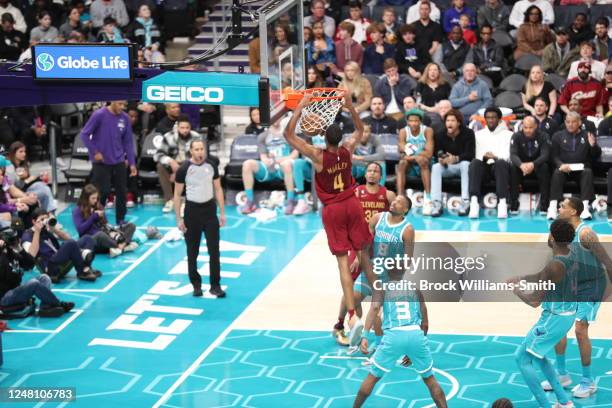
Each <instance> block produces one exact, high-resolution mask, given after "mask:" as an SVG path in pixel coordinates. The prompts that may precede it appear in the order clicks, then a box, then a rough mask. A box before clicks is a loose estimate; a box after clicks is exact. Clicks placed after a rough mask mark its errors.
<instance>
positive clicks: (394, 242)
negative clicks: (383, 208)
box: [374, 212, 421, 330]
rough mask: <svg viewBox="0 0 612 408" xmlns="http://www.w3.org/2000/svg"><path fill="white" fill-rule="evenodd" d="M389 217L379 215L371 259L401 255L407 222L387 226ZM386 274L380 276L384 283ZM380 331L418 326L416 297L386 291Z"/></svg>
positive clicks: (407, 293)
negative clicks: (372, 257) (381, 329)
mask: <svg viewBox="0 0 612 408" xmlns="http://www.w3.org/2000/svg"><path fill="white" fill-rule="evenodd" d="M390 216H391V213H389V212H384V213H382V214H381V216H380V219H379V220H378V223H377V224H376V230H375V232H374V257H375V258H395V256H396V255H400V256H403V255H404V241H403V239H402V235H403V234H404V230H405V229H406V227H408V226H409V225H410V223H409V222H408V220H407V219H406V218H404V220H403V221H402V222H400V223H398V224H395V225H391V224H389V217H390ZM389 279H390V278H389V274H388V273H387V272H384V273H383V274H382V276H381V280H382V282H383V283H385V282H388V281H389ZM383 315H384V317H383V329H385V330H387V329H392V328H395V327H402V326H412V325H417V326H418V325H420V324H421V306H420V303H419V299H418V297H417V294H416V293H415V292H413V291H408V290H398V291H385V294H384V302H383Z"/></svg>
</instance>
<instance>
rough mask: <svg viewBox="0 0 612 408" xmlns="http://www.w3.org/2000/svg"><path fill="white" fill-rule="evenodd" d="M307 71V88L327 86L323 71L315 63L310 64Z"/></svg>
mask: <svg viewBox="0 0 612 408" xmlns="http://www.w3.org/2000/svg"><path fill="white" fill-rule="evenodd" d="M306 72H307V75H306V88H307V89H310V88H326V87H327V84H326V82H325V80H324V79H323V73H322V72H321V71H319V69H318V68H317V67H316V66H314V65H311V66H309V67H308V69H307V71H306Z"/></svg>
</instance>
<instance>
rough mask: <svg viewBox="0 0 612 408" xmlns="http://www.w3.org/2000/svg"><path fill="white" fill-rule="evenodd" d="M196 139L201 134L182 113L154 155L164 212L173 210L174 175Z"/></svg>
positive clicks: (199, 137) (187, 156)
mask: <svg viewBox="0 0 612 408" xmlns="http://www.w3.org/2000/svg"><path fill="white" fill-rule="evenodd" d="M257 116H259V115H257ZM260 133H261V132H260ZM194 139H201V136H200V134H199V133H198V132H195V131H193V130H191V123H189V118H188V117H187V116H185V115H181V116H179V117H178V119H177V121H176V128H175V129H173V130H171V131H169V132H167V133H165V134H164V137H163V139H162V141H161V144H160V145H159V147H157V151H156V152H155V155H154V156H153V159H154V160H155V161H156V162H157V174H158V175H159V184H160V185H161V189H162V192H163V196H164V203H165V205H164V208H163V210H162V211H163V212H164V213H169V212H172V209H173V207H172V206H173V203H172V197H173V194H174V193H173V190H172V186H173V184H174V177H175V175H176V172H177V170H178V169H179V167H181V164H183V162H185V160H187V159H189V148H190V146H191V142H192V141H193V140H194Z"/></svg>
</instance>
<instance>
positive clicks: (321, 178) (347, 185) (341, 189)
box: [315, 147, 355, 205]
mask: <svg viewBox="0 0 612 408" xmlns="http://www.w3.org/2000/svg"><path fill="white" fill-rule="evenodd" d="M351 170H352V163H351V152H349V151H348V150H347V149H346V148H344V147H338V151H337V152H334V153H332V152H330V151H328V150H323V169H322V170H321V171H320V172H317V173H316V175H315V183H316V188H317V195H318V197H319V199H320V200H321V202H322V203H323V204H324V205H328V204H333V203H338V202H341V201H344V200H346V199H348V198H350V197H352V196H354V194H355V179H354V178H353V175H352V173H351Z"/></svg>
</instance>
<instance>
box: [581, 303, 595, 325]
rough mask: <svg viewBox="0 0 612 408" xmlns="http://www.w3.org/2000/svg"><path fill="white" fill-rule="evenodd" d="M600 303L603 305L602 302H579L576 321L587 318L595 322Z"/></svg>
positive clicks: (590, 321)
mask: <svg viewBox="0 0 612 408" xmlns="http://www.w3.org/2000/svg"><path fill="white" fill-rule="evenodd" d="M599 305H601V302H578V310H577V311H576V321H577V322H579V321H582V320H586V321H587V322H588V323H593V322H594V321H595V319H596V318H597V312H598V311H599Z"/></svg>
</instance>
